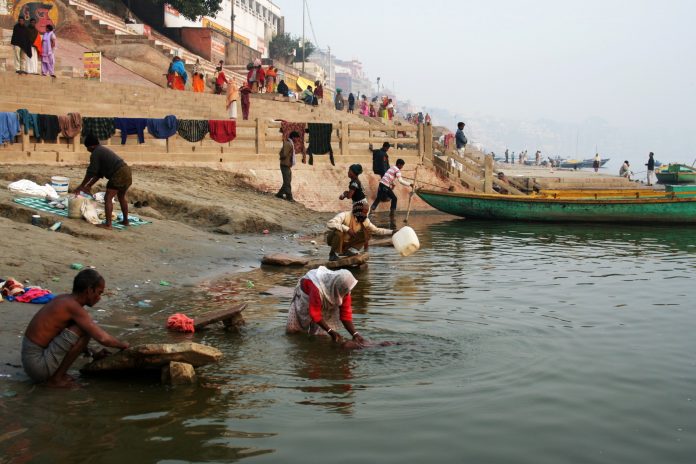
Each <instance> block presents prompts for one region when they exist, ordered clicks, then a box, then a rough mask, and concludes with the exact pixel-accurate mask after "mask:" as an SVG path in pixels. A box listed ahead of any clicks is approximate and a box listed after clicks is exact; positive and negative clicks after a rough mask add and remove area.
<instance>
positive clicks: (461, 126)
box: [454, 122, 468, 155]
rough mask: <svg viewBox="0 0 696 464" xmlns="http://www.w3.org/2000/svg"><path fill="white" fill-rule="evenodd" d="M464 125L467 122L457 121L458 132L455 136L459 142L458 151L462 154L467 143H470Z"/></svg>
mask: <svg viewBox="0 0 696 464" xmlns="http://www.w3.org/2000/svg"><path fill="white" fill-rule="evenodd" d="M464 126H465V124H464V123H463V122H459V123H457V133H456V135H455V136H454V139H455V141H456V143H457V152H459V154H460V155H463V154H464V149H465V148H466V144H467V143H468V140H467V139H466V135H464Z"/></svg>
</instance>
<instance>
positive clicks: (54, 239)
mask: <svg viewBox="0 0 696 464" xmlns="http://www.w3.org/2000/svg"><path fill="white" fill-rule="evenodd" d="M83 174H84V169H83V168H77V167H76V168H70V167H65V168H55V167H44V166H32V167H31V168H26V167H21V166H3V167H2V173H0V234H1V235H2V236H3V237H5V238H6V242H5V246H4V247H3V252H2V258H1V259H0V278H3V279H5V278H14V279H17V280H19V281H21V282H25V284H26V285H38V286H41V287H43V288H47V289H49V290H51V291H52V292H54V293H64V292H69V291H70V290H71V286H72V279H73V277H74V275H75V273H76V271H75V270H73V269H71V264H73V263H79V264H81V265H83V266H85V267H89V266H91V267H94V268H96V269H97V270H98V271H99V272H100V273H101V274H102V275H103V276H104V277H105V279H106V282H107V291H106V293H105V295H104V298H103V300H102V301H101V302H100V303H99V304H98V305H97V308H95V309H94V310H92V314H93V315H94V316H95V319H100V316H102V318H103V316H104V314H102V313H100V312H98V311H99V310H100V309H101V310H104V311H106V310H109V309H118V308H119V307H123V306H125V305H132V304H133V302H137V301H139V300H141V299H146V298H148V297H147V296H146V295H148V294H149V295H151V294H153V293H157V292H159V291H167V290H168V289H170V288H171V287H168V286H164V285H160V283H169V284H171V285H172V287H174V288H176V287H195V286H197V285H199V284H200V282H202V281H206V280H214V279H215V278H218V277H220V276H224V275H230V274H233V273H241V272H244V271H250V270H252V269H258V267H259V264H260V259H261V257H262V256H263V254H265V253H266V252H272V251H273V252H305V253H307V252H319V250H316V247H313V246H312V245H311V244H310V243H309V241H310V238H318V236H319V235H321V233H322V231H323V230H324V225H325V223H326V221H327V219H328V218H329V216H330V215H327V214H322V213H316V212H314V211H311V210H309V209H307V208H305V207H303V206H302V205H300V204H299V203H289V202H286V201H284V200H279V199H276V198H275V197H274V196H273V195H268V194H263V193H259V192H258V191H256V190H254V189H253V188H251V187H250V186H249V185H248V184H247V182H246V180H245V178H244V177H243V176H239V175H236V174H233V173H229V172H224V171H214V170H210V169H205V168H156V167H144V166H139V167H137V168H136V169H134V184H133V185H134V187H133V188H132V189H131V191H129V199H130V201H131V203H135V202H136V201H140V202H144V201H147V202H148V204H149V206H148V207H146V208H134V207H133V206H132V205H131V208H132V209H131V214H135V215H137V216H139V217H141V218H142V219H144V220H148V221H151V222H152V223H151V224H148V225H144V226H138V227H131V228H130V229H129V230H126V231H118V230H114V231H104V230H101V229H98V228H96V227H95V226H93V225H91V224H88V223H87V222H85V221H82V220H72V219H65V218H59V217H57V216H53V215H51V214H48V213H39V214H40V215H41V216H42V226H41V227H35V226H32V225H31V215H32V214H35V213H36V212H35V211H33V210H31V209H28V208H26V207H24V206H21V205H18V204H16V203H14V202H13V199H14V198H15V197H16V196H15V195H13V194H12V193H10V192H9V190H8V189H7V186H8V184H9V183H11V182H13V181H15V180H19V179H30V180H33V181H35V182H37V183H39V184H41V185H43V184H45V183H49V182H50V177H51V176H54V175H63V176H66V177H69V178H70V179H71V185H72V186H73V187H74V186H75V185H76V184H77V183H78V182H79V181H80V180H81V178H82V175H83ZM100 187H103V183H102V184H98V185H97V187H96V188H95V189H94V191H95V192H96V191H99V190H100ZM59 220H60V221H62V223H63V225H62V227H61V229H60V231H59V232H51V231H49V230H48V229H47V227H48V226H50V225H51V224H53V223H54V222H56V221H59ZM264 231H266V232H267V233H264ZM323 251H325V250H323V249H322V250H321V252H323ZM326 253H328V250H326ZM39 307H40V306H34V305H26V304H19V303H9V302H3V303H0V317H2V320H3V337H0V352H2V354H1V355H0V375H4V376H7V375H10V376H12V377H10V378H22V375H23V373H21V368H18V367H17V366H19V340H20V338H21V334H22V333H23V331H24V328H25V327H26V324H27V323H28V322H29V320H30V319H31V317H32V316H33V314H34V313H35V312H36V310H38V309H39ZM115 325H116V326H119V324H118V323H117V324H115ZM117 328H121V327H117ZM18 376H19V377H18Z"/></svg>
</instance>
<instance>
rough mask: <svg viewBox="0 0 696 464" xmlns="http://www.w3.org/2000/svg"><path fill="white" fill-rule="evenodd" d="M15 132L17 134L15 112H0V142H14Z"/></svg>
mask: <svg viewBox="0 0 696 464" xmlns="http://www.w3.org/2000/svg"><path fill="white" fill-rule="evenodd" d="M17 134H19V119H18V116H17V113H0V143H5V142H11V143H14V141H15V137H17Z"/></svg>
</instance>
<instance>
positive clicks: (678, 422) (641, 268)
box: [0, 216, 696, 464]
mask: <svg viewBox="0 0 696 464" xmlns="http://www.w3.org/2000/svg"><path fill="white" fill-rule="evenodd" d="M414 227H415V228H416V230H417V232H418V234H419V237H420V240H421V244H422V249H421V250H420V251H419V252H418V253H416V254H415V255H413V256H411V257H409V258H401V257H399V256H397V255H396V253H395V252H394V250H392V249H388V248H373V249H372V250H371V253H372V259H371V261H370V267H369V268H368V269H367V270H365V271H362V272H360V273H358V274H357V277H358V279H359V281H360V282H359V284H358V286H357V287H356V289H355V290H354V293H353V302H354V306H355V307H354V313H355V322H356V327H357V328H358V329H359V330H360V332H361V333H362V334H363V335H365V336H367V337H369V338H372V339H374V340H378V341H382V340H391V341H395V342H398V343H399V345H395V346H388V347H375V348H370V349H366V350H363V351H355V352H348V351H343V350H341V349H339V348H337V347H335V346H333V345H332V344H331V343H329V342H328V341H326V340H321V339H318V340H317V339H308V338H306V337H304V336H291V337H290V336H286V335H285V333H284V327H285V318H286V316H287V308H288V304H289V299H288V298H287V297H284V296H274V295H263V291H264V290H265V289H266V288H269V287H274V286H285V287H293V286H294V285H295V283H296V282H297V279H298V278H299V277H300V275H301V273H302V272H301V271H299V270H291V271H289V272H286V271H283V272H281V271H274V270H258V271H255V272H254V273H252V274H251V275H249V276H245V277H244V278H243V279H242V278H233V279H228V280H226V281H224V282H221V283H218V284H217V285H215V286H214V289H213V291H210V287H204V288H191V289H186V291H178V290H172V291H171V292H170V293H169V294H166V295H164V297H161V296H158V297H157V298H156V299H155V298H154V297H153V308H151V309H138V308H135V307H133V308H132V309H130V310H128V311H126V312H125V313H122V312H119V313H117V312H116V311H113V310H111V312H110V314H111V319H112V321H111V322H112V323H113V324H114V325H118V326H123V325H124V323H127V324H128V325H129V326H132V329H131V330H130V331H129V334H130V335H129V337H130V339H132V340H133V341H172V342H174V341H182V340H195V341H198V342H203V343H207V344H211V345H213V346H216V347H219V348H220V349H221V350H222V351H223V352H224V353H225V358H224V361H223V362H222V363H220V365H217V366H211V367H208V368H206V369H203V370H202V376H201V383H202V385H201V386H200V387H198V388H178V387H177V388H165V387H161V386H158V385H153V384H151V383H148V382H145V381H141V382H133V381H129V382H127V383H122V382H116V381H104V380H96V379H90V380H88V382H89V385H88V387H87V388H85V389H83V390H81V391H78V392H47V391H46V390H44V389H40V388H31V387H29V386H26V385H19V386H17V385H13V389H15V390H17V392H18V395H17V396H16V397H14V398H9V399H6V400H5V401H4V402H2V403H0V413H1V418H0V456H5V460H9V461H8V462H30V461H32V460H34V461H47V460H49V458H50V459H51V460H52V461H55V462H60V461H64V462H69V461H75V460H77V459H80V460H87V461H90V456H94V455H99V456H101V458H103V459H101V458H100V459H96V460H95V459H92V460H93V461H95V462H124V461H127V460H129V459H130V460H133V459H134V457H138V461H139V462H166V461H168V460H178V461H188V462H231V461H238V460H244V459H247V458H252V457H253V462H290V463H292V462H307V461H309V462H318V461H324V460H326V459H327V458H330V459H331V460H332V461H338V462H347V461H351V462H352V461H362V462H380V463H384V462H394V463H397V462H398V463H403V462H417V461H426V460H427V461H428V462H463V461H469V462H487V463H491V462H493V463H495V462H518V463H519V462H521V463H526V462H528V463H535V464H536V463H545V462H548V463H564V462H568V463H570V462H597V463H614V462H633V463H654V462H670V463H679V462H684V463H687V462H693V456H694V455H696V391H695V390H694V385H696V356H694V353H695V351H696V341H695V338H694V337H693V333H692V332H693V330H692V328H693V327H694V326H695V325H696V315H694V311H693V307H694V305H693V301H694V298H695V297H696V291H695V290H694V288H695V285H694V284H696V278H695V277H694V271H695V270H696V253H695V252H696V234H695V233H694V231H693V228H681V227H643V226H640V227H627V226H621V227H617V226H603V225H602V226H598V225H582V224H572V225H554V224H515V223H495V222H472V221H463V220H457V219H450V218H447V217H444V216H424V217H420V218H415V224H414ZM247 280H252V281H253V282H254V286H253V287H251V286H250V285H249V284H248V283H247ZM241 301H244V302H247V303H248V304H249V306H248V308H247V310H246V311H245V318H246V320H247V326H246V327H245V328H244V329H243V331H242V332H241V333H232V332H224V331H222V330H211V331H208V332H205V333H200V334H195V335H193V336H191V335H174V334H168V333H166V332H164V331H163V330H161V327H163V325H164V321H166V318H167V316H169V315H170V314H172V313H174V312H184V313H187V314H190V315H194V316H195V315H196V314H200V313H201V312H205V311H210V310H215V309H219V308H221V307H226V305H229V304H231V303H236V302H241ZM85 424H89V425H88V426H85ZM2 459H3V458H2V457H0V462H3V463H4V462H5V461H3V460H2Z"/></svg>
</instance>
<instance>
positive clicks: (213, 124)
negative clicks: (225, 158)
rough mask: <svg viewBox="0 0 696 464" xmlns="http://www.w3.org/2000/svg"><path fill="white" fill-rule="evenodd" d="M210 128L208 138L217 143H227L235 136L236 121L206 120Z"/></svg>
mask: <svg viewBox="0 0 696 464" xmlns="http://www.w3.org/2000/svg"><path fill="white" fill-rule="evenodd" d="M208 126H209V128H210V138H211V139H213V140H215V141H216V142H217V143H228V142H231V141H233V140H234V139H235V138H236V137H237V121H233V120H219V121H213V120H210V121H208Z"/></svg>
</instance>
